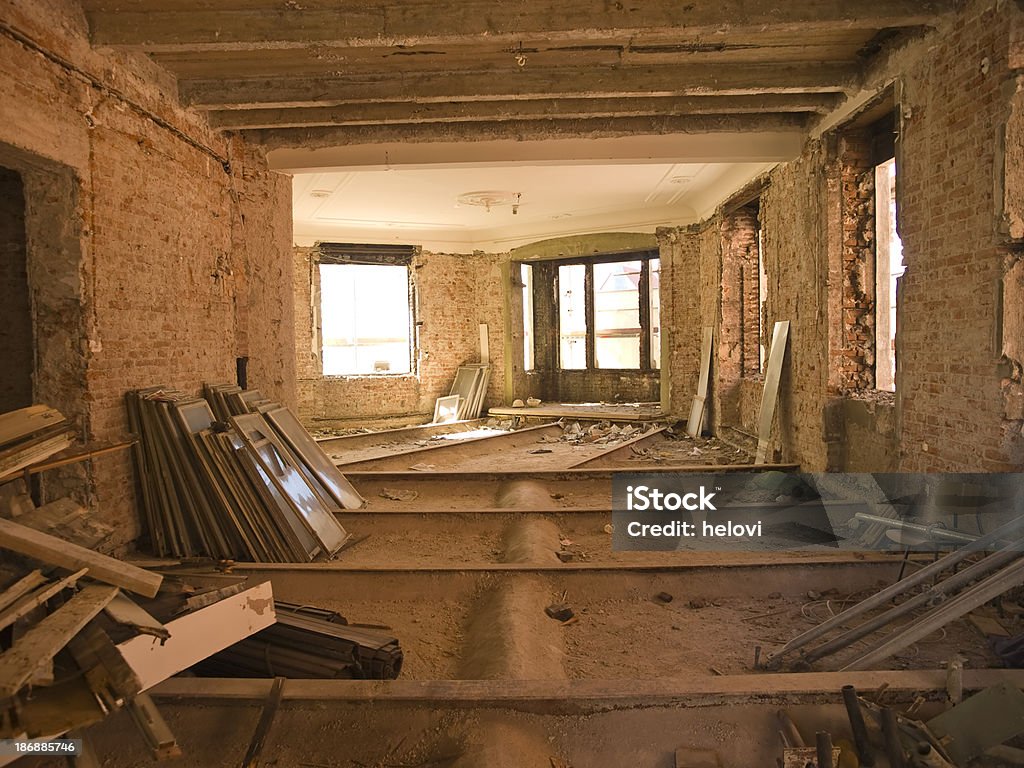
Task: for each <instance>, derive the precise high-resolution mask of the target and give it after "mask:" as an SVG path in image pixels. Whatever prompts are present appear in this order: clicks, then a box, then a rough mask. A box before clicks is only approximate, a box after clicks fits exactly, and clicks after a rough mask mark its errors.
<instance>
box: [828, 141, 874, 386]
mask: <svg viewBox="0 0 1024 768" xmlns="http://www.w3.org/2000/svg"><path fill="white" fill-rule="evenodd" d="M838 144H839V157H838V158H837V159H838V163H839V174H840V184H841V187H840V200H841V204H842V261H841V265H840V266H841V274H842V281H843V282H842V311H841V315H840V317H841V323H840V329H841V342H842V343H841V346H840V348H839V349H838V350H835V351H834V354H835V355H836V356H837V357H838V369H839V370H838V372H839V376H840V379H839V380H840V388H841V389H842V390H843V391H859V390H865V389H871V388H872V387H874V385H875V205H874V200H875V172H874V164H873V162H872V158H871V140H870V136H869V134H868V132H867V131H866V130H858V131H843V132H842V134H841V136H840V137H839V141H838Z"/></svg>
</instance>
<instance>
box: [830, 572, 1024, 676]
mask: <svg viewBox="0 0 1024 768" xmlns="http://www.w3.org/2000/svg"><path fill="white" fill-rule="evenodd" d="M1020 584H1024V559H1018V560H1016V561H1015V562H1013V563H1011V564H1010V565H1008V566H1006V567H1005V568H1003V569H1002V570H1001V571H997V572H996V573H994V574H992V575H991V576H989V577H988V578H987V579H985V580H984V581H981V582H979V583H978V584H975V585H974V586H973V587H971V588H970V589H966V590H964V591H963V592H961V593H960V594H959V595H957V596H956V597H955V598H953V599H952V600H950V601H949V602H946V603H943V604H942V605H941V606H939V607H938V608H936V609H935V610H933V611H932V612H930V613H928V614H926V615H925V616H924V617H922V619H921V620H920V621H916V622H914V623H912V624H911V625H910V626H908V627H904V628H903V629H902V630H900V631H899V632H896V633H895V634H892V635H889V636H888V637H886V638H885V639H884V640H883V641H882V642H881V643H878V644H877V645H875V646H874V647H872V648H871V649H869V650H868V651H867V652H866V653H864V655H862V656H860V657H859V658H857V659H855V660H854V661H852V662H850V663H849V664H847V665H846V666H845V667H843V669H842V671H843V672H848V671H850V670H854V669H865V668H868V667H870V666H871V665H872V664H876V663H878V662H879V661H881V660H882V659H887V658H889V657H890V656H892V655H893V654H894V653H897V652H899V651H901V650H903V649H904V648H906V647H907V646H908V645H912V644H913V643H916V642H917V641H918V640H920V639H921V638H922V637H927V636H928V635H930V634H931V633H932V632H934V631H935V630H937V629H939V628H940V627H943V626H945V625H946V624H948V623H949V622H951V621H953V620H955V619H958V618H960V617H961V616H963V615H964V614H966V613H969V612H970V611H973V610H974V609H975V608H977V607H979V606H981V605H984V604H985V603H987V602H988V601H989V600H992V599H994V598H996V597H999V596H1000V595H1002V594H1004V593H1005V592H1006V591H1007V590H1009V589H1012V588H1013V587H1016V586H1019V585H1020Z"/></svg>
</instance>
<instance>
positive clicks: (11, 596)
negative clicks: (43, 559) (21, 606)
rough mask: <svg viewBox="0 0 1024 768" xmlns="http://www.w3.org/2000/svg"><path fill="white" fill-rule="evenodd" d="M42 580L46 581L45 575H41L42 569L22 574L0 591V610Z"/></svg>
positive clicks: (18, 598)
mask: <svg viewBox="0 0 1024 768" xmlns="http://www.w3.org/2000/svg"><path fill="white" fill-rule="evenodd" d="M44 581H46V577H45V576H43V574H42V571H38V570H37V571H32V572H31V573H29V574H26V575H25V576H22V577H21V578H20V579H18V580H17V581H16V582H14V583H13V584H11V586H9V587H8V588H7V589H5V590H4V591H3V593H0V611H3V610H5V609H6V608H8V607H9V606H11V605H13V604H14V603H16V602H17V601H18V600H20V599H21V598H23V597H24V596H25V595H27V594H28V593H29V592H31V591H32V590H33V589H35V588H36V587H38V586H39V585H40V584H42V583H43V582H44Z"/></svg>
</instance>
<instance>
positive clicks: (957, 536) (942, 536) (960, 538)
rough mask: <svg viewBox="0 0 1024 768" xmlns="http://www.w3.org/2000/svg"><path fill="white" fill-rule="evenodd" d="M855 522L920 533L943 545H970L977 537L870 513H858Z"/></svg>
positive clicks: (938, 526)
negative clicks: (877, 524)
mask: <svg viewBox="0 0 1024 768" xmlns="http://www.w3.org/2000/svg"><path fill="white" fill-rule="evenodd" d="M854 517H855V518H856V519H857V520H864V521H866V522H869V523H879V524H881V525H885V527H887V528H898V529H900V530H901V531H912V532H913V533H920V534H921V535H922V536H927V537H928V538H929V539H932V540H933V541H941V542H945V543H950V542H952V543H953V544H970V543H971V542H974V541H977V540H978V538H979V537H978V536H975V535H973V534H970V533H962V532H961V531H956V530H953V529H950V528H943V527H942V526H940V525H939V524H938V523H932V524H931V525H926V524H924V523H912V522H910V521H909V520H898V519H896V518H891V517H882V516H881V515H872V514H871V513H870V512H858V513H857V514H855V515H854Z"/></svg>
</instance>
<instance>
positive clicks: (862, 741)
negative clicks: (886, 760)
mask: <svg viewBox="0 0 1024 768" xmlns="http://www.w3.org/2000/svg"><path fill="white" fill-rule="evenodd" d="M843 704H845V705H846V716H847V717H848V718H850V730H851V731H852V732H853V746H854V748H855V749H856V750H857V759H858V760H859V761H860V764H861V765H863V766H866V768H871V766H873V765H874V764H875V750H874V748H873V747H872V746H871V742H870V741H869V740H868V727H867V724H866V723H865V722H864V713H863V712H861V709H860V700H859V699H858V698H857V689H856V688H854V687H853V686H852V685H844V686H843Z"/></svg>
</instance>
